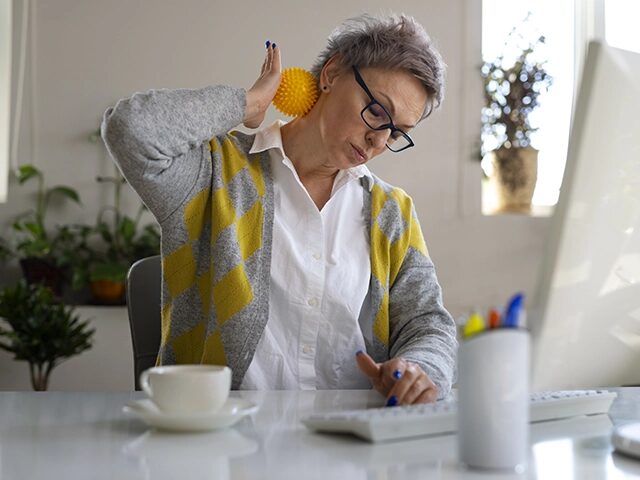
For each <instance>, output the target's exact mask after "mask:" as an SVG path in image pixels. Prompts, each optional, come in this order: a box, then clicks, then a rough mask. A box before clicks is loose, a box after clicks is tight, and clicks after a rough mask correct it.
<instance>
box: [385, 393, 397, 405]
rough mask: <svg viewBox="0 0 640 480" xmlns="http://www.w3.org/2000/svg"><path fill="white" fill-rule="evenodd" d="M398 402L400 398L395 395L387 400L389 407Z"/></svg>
mask: <svg viewBox="0 0 640 480" xmlns="http://www.w3.org/2000/svg"><path fill="white" fill-rule="evenodd" d="M397 404H398V398H397V397H396V396H395V395H391V396H390V397H389V400H387V407H395V406H396V405H397Z"/></svg>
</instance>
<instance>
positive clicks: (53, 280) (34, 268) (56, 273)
mask: <svg viewBox="0 0 640 480" xmlns="http://www.w3.org/2000/svg"><path fill="white" fill-rule="evenodd" d="M20 268H21V269H22V275H24V278H25V280H26V281H27V283H29V284H34V283H40V284H42V285H45V286H46V287H49V288H50V289H51V291H52V292H53V293H54V294H55V295H56V296H57V297H60V296H61V295H62V291H63V290H64V286H65V283H66V276H65V272H64V270H62V269H61V268H60V267H58V266H57V265H55V264H54V263H53V262H52V261H51V260H49V259H47V258H40V257H27V258H21V259H20Z"/></svg>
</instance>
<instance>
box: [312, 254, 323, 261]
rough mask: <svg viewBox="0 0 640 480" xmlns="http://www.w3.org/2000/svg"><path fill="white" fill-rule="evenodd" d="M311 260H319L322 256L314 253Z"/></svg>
mask: <svg viewBox="0 0 640 480" xmlns="http://www.w3.org/2000/svg"><path fill="white" fill-rule="evenodd" d="M313 258H315V259H316V260H320V259H321V258H322V255H321V254H320V253H314V254H313Z"/></svg>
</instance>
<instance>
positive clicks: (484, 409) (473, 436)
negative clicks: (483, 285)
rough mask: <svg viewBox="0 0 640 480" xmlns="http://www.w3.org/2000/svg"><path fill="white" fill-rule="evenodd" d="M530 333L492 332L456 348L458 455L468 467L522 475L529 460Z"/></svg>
mask: <svg viewBox="0 0 640 480" xmlns="http://www.w3.org/2000/svg"><path fill="white" fill-rule="evenodd" d="M529 350H530V347H529V332H528V331H527V330H525V329H520V328H495V329H491V330H485V331H483V332H481V333H478V334H476V335H474V336H472V337H470V338H468V339H466V340H463V341H462V342H461V344H460V348H459V351H458V452H459V457H460V461H461V462H462V463H464V464H466V465H467V466H469V467H472V468H482V469H507V470H515V471H523V470H524V469H525V468H526V465H527V460H528V457H529V448H530V447H529Z"/></svg>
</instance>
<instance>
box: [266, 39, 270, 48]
mask: <svg viewBox="0 0 640 480" xmlns="http://www.w3.org/2000/svg"><path fill="white" fill-rule="evenodd" d="M265 45H266V46H267V48H269V45H271V42H270V41H269V40H267V42H266V43H265Z"/></svg>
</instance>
